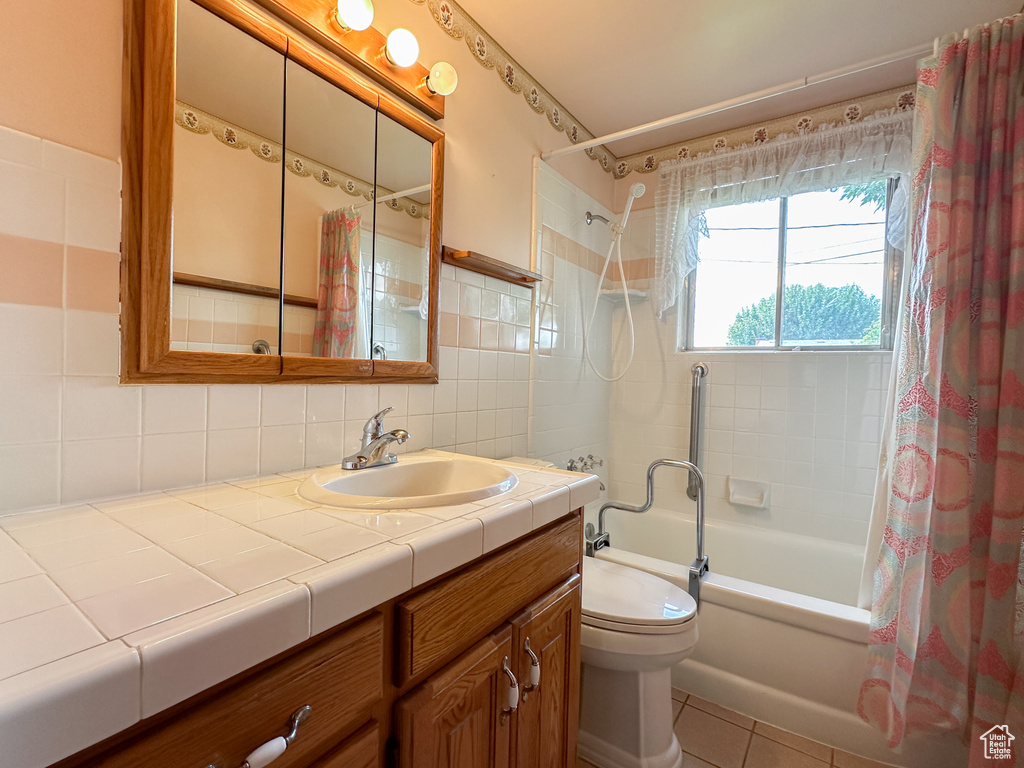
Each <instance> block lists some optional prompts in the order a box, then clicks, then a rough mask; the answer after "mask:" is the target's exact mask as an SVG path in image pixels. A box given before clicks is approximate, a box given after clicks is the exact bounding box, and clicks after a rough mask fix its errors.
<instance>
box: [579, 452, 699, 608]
mask: <svg viewBox="0 0 1024 768" xmlns="http://www.w3.org/2000/svg"><path fill="white" fill-rule="evenodd" d="M658 467H676V468H678V469H685V470H687V471H688V472H689V475H690V481H691V482H693V481H695V482H696V485H697V558H696V559H695V560H694V561H693V564H692V565H691V566H690V583H689V588H688V591H689V593H690V596H691V597H692V598H693V599H694V602H696V603H697V605H700V580H701V579H702V578H703V577H704V575H705V574H706V573H707V572H708V558H707V555H705V554H704V475H703V473H702V472H701V471H700V469H699V468H698V467H697V465H696V464H694V463H692V462H689V461H683V460H682V459H656V460H655V461H652V462H651V465H650V466H649V467H647V501H645V502H644V503H643V505H642V506H639V507H634V506H631V505H629V504H621V503H619V502H617V501H608V502H605V503H604V504H602V505H601V508H600V509H599V510H598V512H597V536H596V537H594V538H593V539H591V538H590V537H587V541H586V549H587V554H588V555H590V556H591V557H593V555H594V553H595V552H597V550H599V549H603V548H604V547H607V546H609V544H611V540H610V538H609V536H608V531H607V530H606V529H605V527H604V516H605V513H606V512H607V511H608V510H609V509H621V510H622V511H623V512H633V513H634V514H642V513H644V512H646V511H647V510H649V509H650V508H651V505H652V504H653V503H654V470H656V469H657V468H658ZM588 527H590V526H588Z"/></svg>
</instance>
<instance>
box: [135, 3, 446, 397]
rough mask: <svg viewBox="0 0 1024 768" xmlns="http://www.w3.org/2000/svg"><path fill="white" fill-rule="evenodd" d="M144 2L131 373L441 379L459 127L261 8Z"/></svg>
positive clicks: (140, 8)
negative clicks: (448, 212)
mask: <svg viewBox="0 0 1024 768" xmlns="http://www.w3.org/2000/svg"><path fill="white" fill-rule="evenodd" d="M125 11H126V17H127V18H126V27H125V29H126V41H125V50H126V54H127V58H126V68H125V93H126V96H127V98H126V100H125V112H124V131H123V134H122V135H123V139H124V142H123V147H122V154H123V157H124V180H123V193H122V199H123V206H122V207H123V219H122V223H123V226H122V242H123V252H124V260H123V270H122V294H121V295H122V317H123V318H124V322H123V323H122V356H121V357H122V361H123V364H122V380H123V381H125V382H132V383H134V382H143V381H164V382H171V381H178V382H224V383H227V382H276V381H288V380H296V381H298V380H302V381H317V382H321V381H356V380H365V379H366V378H367V377H371V376H373V377H375V378H376V377H380V378H381V379H382V380H388V381H396V380H408V381H436V380H437V370H436V358H437V354H438V347H437V333H436V328H437V324H438V309H437V306H436V304H437V291H438V286H439V279H440V278H439V270H440V251H441V248H440V205H439V202H440V199H441V186H442V173H443V156H444V134H443V133H442V132H441V131H440V130H439V129H438V128H437V127H436V126H435V125H433V124H431V123H430V122H428V121H426V120H424V119H423V118H421V117H419V116H417V115H416V114H415V113H413V112H411V111H410V110H409V109H407V108H405V107H404V106H401V105H398V104H397V102H395V101H394V100H392V99H390V98H389V97H385V96H382V95H381V94H379V93H378V92H377V91H376V90H374V89H373V88H371V87H370V86H369V85H368V84H367V83H366V82H364V81H362V80H361V79H359V78H358V77H357V76H354V75H353V74H352V73H351V72H349V71H348V70H347V69H345V68H344V67H342V66H339V65H338V62H337V60H336V59H335V58H334V57H333V56H332V55H330V54H328V53H325V52H324V51H323V50H321V49H319V48H317V47H315V46H314V45H312V44H311V43H310V42H309V41H308V40H306V39H304V38H303V37H301V36H300V35H297V34H296V33H295V32H294V30H292V29H291V28H289V27H288V26H286V25H285V24H284V23H283V22H282V21H281V20H280V19H279V18H276V17H273V16H270V15H267V14H266V13H265V12H264V11H263V10H262V9H261V8H260V7H259V6H258V5H254V4H250V3H247V2H245V1H244V0H126V3H125ZM378 113H379V114H378ZM375 200H376V202H375ZM428 329H432V330H429V331H428Z"/></svg>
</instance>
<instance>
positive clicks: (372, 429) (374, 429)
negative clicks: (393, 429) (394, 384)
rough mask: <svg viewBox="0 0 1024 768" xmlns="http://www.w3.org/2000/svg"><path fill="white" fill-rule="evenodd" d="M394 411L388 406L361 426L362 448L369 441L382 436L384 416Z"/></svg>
mask: <svg viewBox="0 0 1024 768" xmlns="http://www.w3.org/2000/svg"><path fill="white" fill-rule="evenodd" d="M393 410H395V408H394V406H388V407H387V408H385V409H384V410H383V411H381V412H380V413H375V414H374V415H373V416H371V417H370V419H369V421H367V422H366V424H365V425H364V426H363V446H364V447H365V446H366V443H367V442H369V441H370V440H376V439H377V438H378V437H380V436H381V435H383V434H384V415H385V414H387V413H390V412H391V411H393Z"/></svg>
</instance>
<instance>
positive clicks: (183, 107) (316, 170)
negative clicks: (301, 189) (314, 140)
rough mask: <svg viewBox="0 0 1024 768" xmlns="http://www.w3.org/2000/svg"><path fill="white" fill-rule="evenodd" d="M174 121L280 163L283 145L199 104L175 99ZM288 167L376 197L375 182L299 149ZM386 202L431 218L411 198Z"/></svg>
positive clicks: (362, 195) (355, 193)
mask: <svg viewBox="0 0 1024 768" xmlns="http://www.w3.org/2000/svg"><path fill="white" fill-rule="evenodd" d="M174 122H176V123H177V124H178V125H179V126H181V127H182V128H184V129H185V130H186V131H190V132H192V133H196V134H200V135H204V134H210V135H211V136H213V137H214V138H215V139H217V141H219V142H220V143H221V144H223V145H224V146H226V147H230V148H231V149H248V150H249V151H251V152H252V154H253V155H255V156H256V157H258V158H259V159H260V160H265V161H266V162H268V163H280V162H281V145H280V144H278V143H276V142H273V141H271V140H270V139H268V138H266V137H264V136H260V135H259V134H256V133H253V132H252V131H249V130H246V129H245V128H242V127H241V126H238V125H235V124H233V123H229V122H227V121H226V120H222V119H221V118H219V117H217V116H216V115H211V114H210V113H209V112H204V111H203V110H201V109H199V108H198V107H193V106H192V105H191V104H186V103H185V102H184V101H176V102H175V104H174ZM284 159H285V167H286V168H287V169H288V170H289V171H290V172H291V173H294V174H295V175H296V176H301V177H309V178H312V179H315V180H316V181H317V182H319V183H320V184H322V185H323V186H325V187H337V188H338V189H340V190H341V191H343V192H345V193H346V194H348V195H350V196H352V197H360V198H362V199H363V200H372V199H373V196H374V191H373V185H372V184H371V183H370V182H368V181H364V180H362V179H359V178H356V177H354V176H350V175H348V174H346V173H345V172H344V171H339V170H338V169H337V168H331V167H330V166H328V165H324V164H323V163H320V162H318V161H316V160H314V159H313V158H310V157H306V156H305V155H300V154H298V153H297V152H291V151H286V152H285V154H284ZM377 192H378V193H379V194H380V195H381V197H384V196H385V195H390V194H392V193H393V192H394V190H390V189H387V188H385V187H377ZM383 205H386V206H388V207H389V208H391V209H392V210H394V211H399V210H401V211H405V212H406V213H407V214H409V215H410V216H412V217H413V218H414V219H429V218H430V206H429V205H423V204H422V203H419V202H417V201H415V200H413V199H411V198H408V197H401V198H397V199H394V200H387V201H385V202H384V203H383Z"/></svg>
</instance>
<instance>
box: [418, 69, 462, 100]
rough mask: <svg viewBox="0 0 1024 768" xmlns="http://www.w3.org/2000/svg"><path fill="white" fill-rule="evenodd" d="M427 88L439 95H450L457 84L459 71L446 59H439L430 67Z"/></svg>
mask: <svg viewBox="0 0 1024 768" xmlns="http://www.w3.org/2000/svg"><path fill="white" fill-rule="evenodd" d="M426 82H427V89H428V90H429V91H430V92H431V93H436V94H438V95H440V96H450V95H451V94H452V93H453V92H454V91H455V88H456V86H458V84H459V73H458V72H456V71H455V67H453V66H452V65H451V64H449V63H448V62H447V61H439V62H437V64H435V65H434V66H432V67H431V68H430V74H429V75H428V76H427V81H426Z"/></svg>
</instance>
